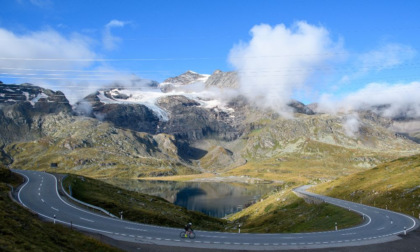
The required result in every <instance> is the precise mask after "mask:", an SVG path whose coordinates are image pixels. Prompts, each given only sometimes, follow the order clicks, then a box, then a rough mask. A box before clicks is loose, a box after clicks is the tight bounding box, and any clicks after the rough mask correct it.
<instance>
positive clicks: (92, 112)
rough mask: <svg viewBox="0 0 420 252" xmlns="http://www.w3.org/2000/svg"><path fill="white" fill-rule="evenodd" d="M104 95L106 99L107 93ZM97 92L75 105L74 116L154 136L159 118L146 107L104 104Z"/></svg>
mask: <svg viewBox="0 0 420 252" xmlns="http://www.w3.org/2000/svg"><path fill="white" fill-rule="evenodd" d="M104 94H105V95H106V96H107V97H108V96H109V97H108V98H111V99H113V98H115V97H113V96H110V94H109V92H108V91H105V92H104ZM98 95H99V92H97V93H95V94H91V95H89V96H87V97H85V98H84V100H83V101H80V102H78V103H77V104H76V106H75V108H74V111H75V113H76V115H83V116H89V117H93V118H95V117H96V118H97V119H99V120H101V121H106V122H110V123H113V124H114V125H115V126H116V127H121V128H126V129H131V130H135V131H140V132H147V133H150V134H156V132H157V128H158V127H159V118H158V117H157V116H156V115H155V114H154V113H153V111H152V110H150V109H149V108H148V107H147V106H144V105H142V104H117V103H116V104H105V103H102V102H101V101H100V99H99V98H98Z"/></svg>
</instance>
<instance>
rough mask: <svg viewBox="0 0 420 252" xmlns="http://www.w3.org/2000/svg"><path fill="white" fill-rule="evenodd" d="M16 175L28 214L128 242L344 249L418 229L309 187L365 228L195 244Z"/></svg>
mask: <svg viewBox="0 0 420 252" xmlns="http://www.w3.org/2000/svg"><path fill="white" fill-rule="evenodd" d="M13 171H14V172H16V173H18V174H21V175H22V176H24V177H25V180H26V181H25V184H24V185H23V186H22V187H21V188H20V190H19V192H18V200H19V202H20V203H21V204H22V205H23V206H25V207H26V208H29V209H30V210H32V211H34V212H36V213H37V214H38V215H40V216H42V217H44V218H45V219H47V220H50V221H55V222H57V223H61V224H64V225H68V226H70V225H71V226H72V227H73V228H77V229H81V230H85V231H90V232H94V233H99V234H102V235H106V236H109V237H111V238H113V239H117V240H121V241H128V242H137V243H148V244H157V245H166V246H180V247H195V248H217V249H229V250H247V249H249V250H282V249H284V250H287V249H300V248H302V249H303V248H305V249H308V248H325V247H345V246H361V245H368V244H375V243H382V242H387V241H392V240H397V239H400V238H399V237H398V235H399V234H403V233H404V230H405V231H406V232H409V231H412V230H414V229H416V228H417V227H418V226H419V221H418V220H417V219H415V218H413V217H410V216H407V215H404V214H400V213H396V212H392V211H388V210H384V209H380V208H375V207H370V206H366V205H362V204H358V203H353V202H349V201H344V200H339V199H335V198H330V197H327V196H322V195H318V194H314V193H309V192H306V191H305V189H306V187H300V188H297V189H295V191H296V192H298V193H301V194H305V195H308V196H311V197H316V198H318V199H320V200H323V201H325V202H327V203H330V204H334V205H337V206H340V207H343V208H346V209H350V210H352V211H355V212H358V213H360V214H361V215H364V218H365V221H364V223H363V224H362V225H360V226H357V227H353V228H348V229H342V230H337V231H335V230H332V231H327V232H315V233H290V234H247V233H241V234H239V233H223V232H208V231H199V230H197V231H196V235H197V237H196V239H194V240H190V239H180V238H179V233H180V231H181V230H180V229H175V228H168V227H159V226H152V225H145V224H139V223H134V222H130V221H124V220H120V219H117V218H111V217H108V216H104V215H99V214H96V213H93V212H90V211H88V210H85V209H81V208H79V207H77V206H75V205H73V204H72V203H70V202H68V201H66V199H63V198H62V197H61V196H60V194H59V193H58V190H57V185H58V183H57V179H56V177H55V176H53V175H51V174H49V173H45V172H37V171H24V170H13Z"/></svg>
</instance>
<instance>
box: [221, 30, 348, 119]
mask: <svg viewBox="0 0 420 252" xmlns="http://www.w3.org/2000/svg"><path fill="white" fill-rule="evenodd" d="M251 35H252V39H251V40H250V41H249V42H248V43H243V42H242V43H239V44H237V45H235V46H234V47H233V48H232V49H231V51H230V55H229V61H230V63H231V64H232V65H233V66H234V67H235V68H236V70H237V71H238V73H239V79H240V92H241V93H242V94H243V95H245V96H246V97H247V98H248V99H250V100H251V101H252V102H254V103H255V104H256V105H258V106H260V107H264V108H272V109H274V110H275V111H277V112H279V113H280V114H282V115H284V116H290V111H289V108H288V106H287V104H288V103H289V102H290V101H291V99H292V94H293V92H294V91H295V90H298V89H301V88H303V87H304V85H305V82H306V81H307V79H308V78H309V77H310V76H311V74H313V73H314V71H315V70H314V68H317V67H320V66H322V65H323V64H325V63H326V62H327V61H328V60H330V59H333V58H334V55H335V54H336V53H338V52H340V51H341V46H340V45H339V43H334V42H332V40H331V39H330V35H329V33H328V31H327V30H326V29H325V28H323V27H318V26H313V25H310V24H307V23H306V22H297V23H295V24H294V25H293V26H292V27H291V28H287V27H286V26H285V25H283V24H280V25H276V26H274V27H271V26H270V25H266V24H261V25H256V26H254V27H253V28H252V29H251Z"/></svg>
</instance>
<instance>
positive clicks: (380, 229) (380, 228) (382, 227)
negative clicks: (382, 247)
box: [376, 227, 385, 230]
mask: <svg viewBox="0 0 420 252" xmlns="http://www.w3.org/2000/svg"><path fill="white" fill-rule="evenodd" d="M382 229H385V227H381V228H378V229H376V230H382Z"/></svg>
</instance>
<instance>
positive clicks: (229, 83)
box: [205, 70, 239, 88]
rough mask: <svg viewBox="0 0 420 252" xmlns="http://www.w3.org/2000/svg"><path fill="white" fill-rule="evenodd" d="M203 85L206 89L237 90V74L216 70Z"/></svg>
mask: <svg viewBox="0 0 420 252" xmlns="http://www.w3.org/2000/svg"><path fill="white" fill-rule="evenodd" d="M205 85H206V87H207V88H209V87H217V88H238V87H239V79H238V74H237V73H236V72H222V71H221V70H216V71H214V72H213V74H212V75H211V76H210V77H209V78H208V79H207V81H206V83H205Z"/></svg>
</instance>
